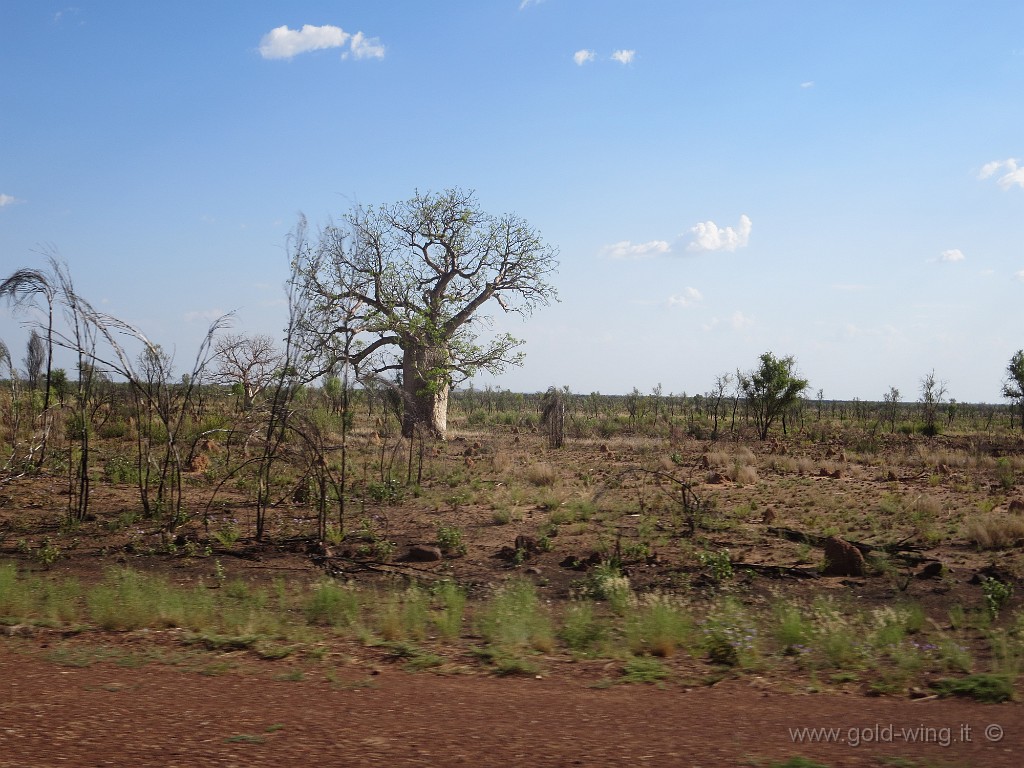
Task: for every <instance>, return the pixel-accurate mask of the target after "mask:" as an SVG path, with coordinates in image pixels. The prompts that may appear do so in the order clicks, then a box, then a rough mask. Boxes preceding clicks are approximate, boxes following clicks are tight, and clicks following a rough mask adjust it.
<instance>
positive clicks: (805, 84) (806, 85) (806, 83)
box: [800, 80, 814, 88]
mask: <svg viewBox="0 0 1024 768" xmlns="http://www.w3.org/2000/svg"><path fill="white" fill-rule="evenodd" d="M800 87H801V88H813V87H814V81H813V80H805V81H804V82H802V83H800Z"/></svg>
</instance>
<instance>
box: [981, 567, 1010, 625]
mask: <svg viewBox="0 0 1024 768" xmlns="http://www.w3.org/2000/svg"><path fill="white" fill-rule="evenodd" d="M981 591H982V593H983V594H984V595H985V609H986V611H988V616H989V618H990V619H992V620H993V621H995V620H996V619H997V618H998V617H999V612H1000V611H1001V610H1002V609H1003V607H1004V606H1005V605H1006V604H1007V603H1008V602H1009V601H1010V598H1011V597H1012V596H1013V585H1011V584H1006V583H1005V582H1002V581H1000V580H999V579H996V578H992V577H987V578H985V579H983V580H982V582H981Z"/></svg>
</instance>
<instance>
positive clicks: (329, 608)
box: [305, 581, 359, 627]
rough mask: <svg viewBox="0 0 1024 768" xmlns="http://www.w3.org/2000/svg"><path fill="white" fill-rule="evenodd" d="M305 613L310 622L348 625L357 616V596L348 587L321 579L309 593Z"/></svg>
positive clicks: (336, 625) (332, 625) (326, 624)
mask: <svg viewBox="0 0 1024 768" xmlns="http://www.w3.org/2000/svg"><path fill="white" fill-rule="evenodd" d="M305 613H306V621H308V622H309V623H310V624H319V625H324V626H330V627H350V626H352V625H353V624H354V623H356V621H357V620H358V618H359V596H358V594H357V593H356V592H355V590H353V589H350V588H349V587H345V586H342V585H339V584H337V583H336V582H334V581H323V582H320V583H319V584H317V585H316V586H315V587H314V588H313V591H312V592H311V593H310V595H309V598H308V600H307V602H306V606H305Z"/></svg>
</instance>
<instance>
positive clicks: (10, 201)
mask: <svg viewBox="0 0 1024 768" xmlns="http://www.w3.org/2000/svg"><path fill="white" fill-rule="evenodd" d="M16 202H18V198H16V197H14V196H13V195H2V194H0V208H3V207H4V206H5V205H14V203H16Z"/></svg>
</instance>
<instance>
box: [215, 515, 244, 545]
mask: <svg viewBox="0 0 1024 768" xmlns="http://www.w3.org/2000/svg"><path fill="white" fill-rule="evenodd" d="M240 535H241V533H240V531H239V530H238V526H237V525H235V523H234V521H232V522H229V523H228V524H227V525H225V526H224V527H223V528H221V529H220V530H217V531H214V532H213V538H215V539H216V540H217V543H218V544H220V545H221V546H222V547H224V548H225V549H231V547H233V546H234V545H235V542H237V541H238V539H239V537H240Z"/></svg>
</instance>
